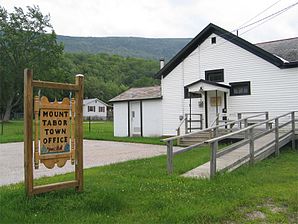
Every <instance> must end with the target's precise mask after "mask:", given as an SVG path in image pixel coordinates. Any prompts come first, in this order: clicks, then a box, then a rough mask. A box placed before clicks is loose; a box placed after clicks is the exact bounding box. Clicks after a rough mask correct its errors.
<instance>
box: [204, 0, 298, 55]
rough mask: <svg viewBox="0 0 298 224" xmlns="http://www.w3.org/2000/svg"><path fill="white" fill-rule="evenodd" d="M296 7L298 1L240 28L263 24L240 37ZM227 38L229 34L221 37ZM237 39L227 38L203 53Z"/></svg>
mask: <svg viewBox="0 0 298 224" xmlns="http://www.w3.org/2000/svg"><path fill="white" fill-rule="evenodd" d="M296 5H298V1H297V2H295V3H294V4H292V5H289V6H287V7H285V8H283V9H281V10H279V11H277V12H274V13H272V14H270V15H269V16H266V17H263V18H261V19H259V20H257V21H255V22H253V23H250V24H248V25H246V26H243V27H241V28H239V29H238V30H240V29H245V28H247V27H250V26H252V25H255V24H257V23H259V22H262V23H260V24H257V25H256V26H254V27H252V28H251V29H249V30H247V31H245V32H243V33H241V34H240V35H243V34H245V33H247V32H249V31H251V30H253V29H255V28H257V27H258V26H260V25H262V24H263V23H265V22H268V21H269V20H271V19H273V18H275V17H277V16H279V15H281V14H282V13H284V12H286V11H288V10H289V9H291V8H292V7H294V6H296ZM225 36H229V34H223V35H219V37H225ZM235 38H237V36H235V37H232V38H228V39H226V38H225V39H226V40H225V41H223V42H222V43H219V44H216V45H214V46H209V47H206V48H205V49H201V52H202V51H206V50H208V49H212V48H215V47H218V46H221V45H223V44H225V43H226V42H228V41H231V40H233V39H235Z"/></svg>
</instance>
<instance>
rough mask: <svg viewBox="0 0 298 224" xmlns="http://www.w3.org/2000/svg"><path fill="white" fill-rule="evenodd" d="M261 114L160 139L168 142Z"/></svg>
mask: <svg viewBox="0 0 298 224" xmlns="http://www.w3.org/2000/svg"><path fill="white" fill-rule="evenodd" d="M262 115H264V112H262V114H256V115H253V116H249V117H245V118H242V119H240V120H236V121H231V122H227V123H225V124H221V125H217V126H213V127H209V128H206V129H203V130H199V131H195V132H192V133H188V134H184V135H179V136H173V137H169V138H165V139H162V140H161V141H163V142H168V141H172V140H176V139H179V138H183V137H186V136H191V135H194V134H197V133H201V132H204V131H210V130H213V129H215V128H220V127H225V126H228V125H231V124H235V123H237V122H241V121H244V120H246V119H250V118H253V117H258V116H262Z"/></svg>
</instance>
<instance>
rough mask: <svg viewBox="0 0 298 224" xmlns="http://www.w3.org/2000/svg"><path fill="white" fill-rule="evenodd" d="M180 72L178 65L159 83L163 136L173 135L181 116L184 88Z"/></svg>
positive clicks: (180, 68) (180, 66)
mask: <svg viewBox="0 0 298 224" xmlns="http://www.w3.org/2000/svg"><path fill="white" fill-rule="evenodd" d="M182 71H183V69H182V64H180V65H178V66H177V67H176V68H175V69H174V70H173V71H171V73H170V74H169V75H168V76H166V77H165V78H164V79H163V80H162V82H161V84H162V89H163V96H162V97H163V98H162V118H163V126H162V129H163V135H175V134H176V131H175V129H176V128H177V125H178V124H179V116H180V115H183V102H184V86H183V77H182V74H183V72H182Z"/></svg>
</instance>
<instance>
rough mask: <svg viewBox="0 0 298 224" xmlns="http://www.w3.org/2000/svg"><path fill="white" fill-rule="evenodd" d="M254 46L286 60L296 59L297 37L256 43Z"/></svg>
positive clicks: (297, 51)
mask: <svg viewBox="0 0 298 224" xmlns="http://www.w3.org/2000/svg"><path fill="white" fill-rule="evenodd" d="M256 46H258V47H260V48H262V49H263V50H265V51H268V52H269V53H271V54H274V55H277V56H279V57H281V58H283V59H285V60H286V61H288V62H295V61H298V37H294V38H289V39H283V40H274V41H268V42H263V43H257V44H256Z"/></svg>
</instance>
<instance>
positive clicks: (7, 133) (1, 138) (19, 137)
mask: <svg viewBox="0 0 298 224" xmlns="http://www.w3.org/2000/svg"><path fill="white" fill-rule="evenodd" d="M2 125H3V133H2ZM21 141H24V122H23V121H9V122H3V123H2V122H0V143H6V142H21Z"/></svg>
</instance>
